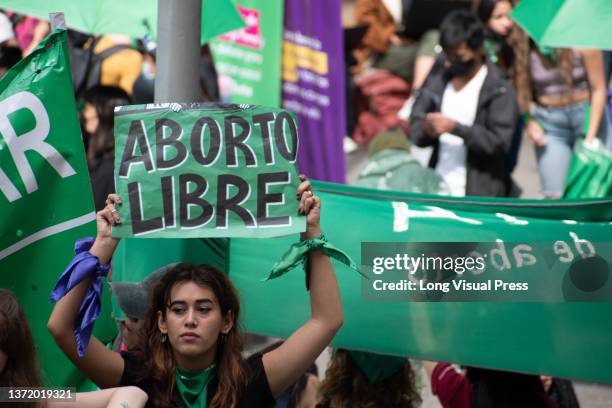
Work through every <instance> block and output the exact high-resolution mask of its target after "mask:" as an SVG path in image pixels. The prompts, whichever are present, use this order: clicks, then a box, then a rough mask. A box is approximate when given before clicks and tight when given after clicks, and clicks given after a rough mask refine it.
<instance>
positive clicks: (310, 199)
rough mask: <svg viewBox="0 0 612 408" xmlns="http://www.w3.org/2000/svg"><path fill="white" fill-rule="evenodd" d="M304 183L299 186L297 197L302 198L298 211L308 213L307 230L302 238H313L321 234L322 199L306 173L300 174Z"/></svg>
mask: <svg viewBox="0 0 612 408" xmlns="http://www.w3.org/2000/svg"><path fill="white" fill-rule="evenodd" d="M300 180H302V183H301V184H300V185H299V186H298V189H297V194H296V195H297V197H298V199H299V200H300V206H299V208H298V212H299V213H300V214H306V231H305V232H302V234H301V237H302V239H312V238H316V237H318V236H319V235H321V199H320V198H319V197H317V196H315V195H314V193H313V192H312V185H311V184H310V181H308V179H307V178H306V176H304V175H300Z"/></svg>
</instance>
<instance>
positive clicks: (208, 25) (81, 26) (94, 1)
mask: <svg viewBox="0 0 612 408" xmlns="http://www.w3.org/2000/svg"><path fill="white" fill-rule="evenodd" d="M0 6H1V7H2V8H7V9H10V10H13V11H15V12H17V13H22V14H27V15H31V16H35V17H38V18H41V19H43V20H47V19H48V18H49V13H54V12H58V11H61V12H63V13H64V14H65V16H66V25H67V26H68V28H73V29H76V30H78V31H82V32H84V33H90V34H96V35H100V34H125V35H127V36H129V37H132V38H143V37H144V36H145V35H150V36H151V37H152V38H156V37H157V1H152V0H130V1H123V0H88V1H82V0H2V1H1V2H0ZM201 24H202V29H201V35H200V41H201V43H202V44H204V43H206V42H208V41H210V40H211V39H213V38H215V37H217V36H218V35H221V34H225V33H227V32H229V31H232V30H235V29H238V28H242V27H244V26H245V24H244V21H243V20H242V17H241V16H240V13H239V12H238V10H237V8H236V6H235V5H234V4H233V3H232V1H231V0H202V18H201ZM158 52H159V51H158ZM158 55H159V54H158Z"/></svg>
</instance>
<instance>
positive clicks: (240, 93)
mask: <svg viewBox="0 0 612 408" xmlns="http://www.w3.org/2000/svg"><path fill="white" fill-rule="evenodd" d="M235 3H236V6H237V7H238V11H239V12H240V14H241V15H242V18H243V19H244V21H245V23H246V25H247V26H246V27H245V28H242V29H239V30H235V31H232V32H230V33H228V34H225V35H222V36H220V37H217V38H216V39H214V40H212V41H211V42H210V46H211V49H212V53H213V58H214V60H215V67H216V69H217V73H218V74H219V88H220V92H221V99H222V100H223V101H224V102H234V103H252V104H257V105H266V106H275V107H280V98H281V73H280V71H281V42H282V38H283V11H284V2H283V0H237V1H236V2H235Z"/></svg>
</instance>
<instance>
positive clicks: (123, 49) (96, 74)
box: [70, 34, 143, 99]
mask: <svg viewBox="0 0 612 408" xmlns="http://www.w3.org/2000/svg"><path fill="white" fill-rule="evenodd" d="M70 59H71V68H72V81H73V83H74V89H75V93H76V96H77V99H81V98H82V96H83V95H84V93H85V92H86V91H87V90H89V89H90V88H93V87H94V86H96V85H103V86H116V87H119V88H121V89H123V90H124V91H125V92H126V93H127V94H128V95H132V93H133V90H134V83H135V82H136V79H138V77H139V76H140V73H141V72H142V63H143V57H142V54H141V53H140V52H139V51H137V50H135V49H133V48H132V46H131V40H130V38H129V37H128V36H125V35H120V34H107V35H103V36H101V37H90V38H88V39H87V40H86V41H85V42H84V43H83V44H82V46H78V44H73V48H72V50H71V55H70Z"/></svg>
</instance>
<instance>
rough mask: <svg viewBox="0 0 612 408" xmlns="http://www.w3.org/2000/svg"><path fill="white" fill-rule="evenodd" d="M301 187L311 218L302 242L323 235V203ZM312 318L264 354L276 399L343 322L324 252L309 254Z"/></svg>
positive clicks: (305, 183) (306, 187) (305, 185)
mask: <svg viewBox="0 0 612 408" xmlns="http://www.w3.org/2000/svg"><path fill="white" fill-rule="evenodd" d="M302 180H303V182H302V184H300V186H299V188H298V195H299V196H300V197H301V201H300V209H301V210H303V212H304V213H305V214H306V215H307V229H306V232H305V233H303V234H302V239H312V238H317V237H318V236H320V235H321V226H320V217H321V200H320V198H318V197H316V196H315V195H314V194H313V192H312V187H311V185H310V183H309V182H308V181H306V179H305V178H302ZM309 274H310V281H309V282H310V310H311V317H310V319H309V320H308V321H307V322H306V323H305V324H304V325H303V326H302V327H300V328H299V329H298V330H296V331H295V333H293V334H292V335H291V336H290V337H289V338H288V339H287V340H286V341H285V342H284V343H283V345H282V346H280V347H279V348H277V349H275V350H273V351H270V352H269V353H266V354H264V356H263V365H264V370H265V372H266V376H267V378H268V383H269V384H270V389H271V391H272V395H274V397H275V398H276V397H278V396H279V395H280V394H282V392H283V391H284V390H285V389H286V388H287V387H288V386H290V385H291V384H293V383H295V381H296V380H297V379H298V378H299V377H300V375H302V373H304V371H306V369H307V368H308V367H309V366H310V365H311V364H312V363H313V361H314V360H315V359H316V358H317V357H318V356H319V354H321V352H322V351H323V350H324V349H325V347H327V345H329V343H330V342H331V340H332V339H333V338H334V336H335V335H336V333H337V332H338V330H339V329H340V327H341V326H342V323H343V317H342V303H341V300H340V291H339V289H338V282H337V280H336V274H335V273H334V268H333V267H332V264H331V262H330V260H329V257H328V256H327V255H325V254H324V253H322V252H320V251H311V252H310V254H309Z"/></svg>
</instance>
